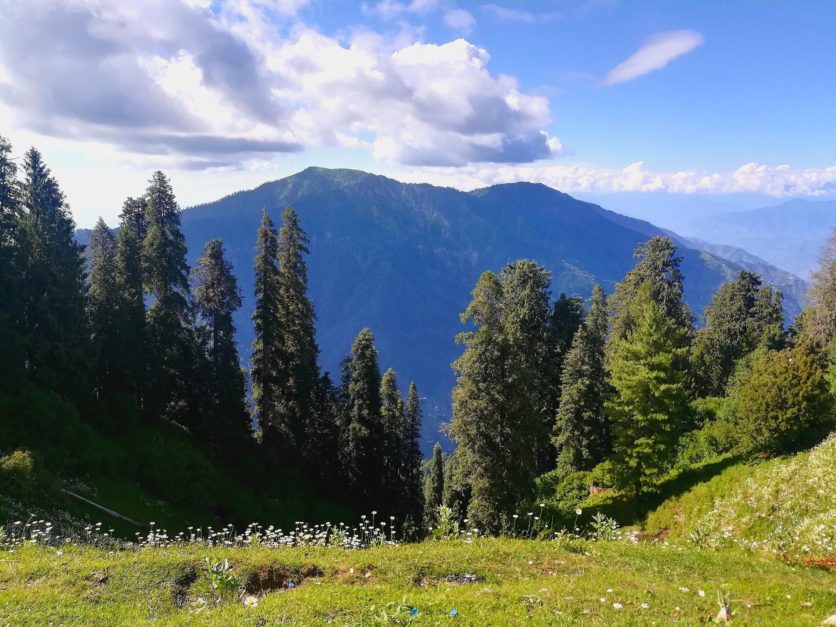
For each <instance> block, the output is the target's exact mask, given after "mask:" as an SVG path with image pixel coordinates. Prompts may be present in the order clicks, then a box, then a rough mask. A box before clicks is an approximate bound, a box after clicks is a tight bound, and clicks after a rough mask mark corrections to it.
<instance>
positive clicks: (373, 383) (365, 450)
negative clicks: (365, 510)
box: [343, 329, 386, 506]
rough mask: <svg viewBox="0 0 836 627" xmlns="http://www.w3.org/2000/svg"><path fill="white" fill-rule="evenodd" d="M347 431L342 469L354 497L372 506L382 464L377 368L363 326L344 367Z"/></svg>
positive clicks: (380, 488) (369, 337)
mask: <svg viewBox="0 0 836 627" xmlns="http://www.w3.org/2000/svg"><path fill="white" fill-rule="evenodd" d="M347 374H348V408H347V409H348V434H347V439H346V443H345V447H344V450H343V456H344V460H345V462H344V464H345V468H346V472H347V474H348V477H349V479H350V481H351V484H352V487H353V490H354V492H355V493H356V494H357V497H358V499H360V501H362V502H363V503H364V504H365V505H366V506H374V505H375V504H376V503H379V502H380V500H381V498H383V493H384V490H383V487H384V484H383V481H384V477H385V473H386V466H385V463H384V458H383V452H384V451H383V443H384V433H385V432H384V429H383V424H382V421H381V412H380V408H381V401H380V368H379V366H378V363H377V349H376V348H375V345H374V335H372V332H371V331H370V330H369V329H363V330H361V331H360V333H358V334H357V338H356V339H355V340H354V343H353V344H352V346H351V358H350V362H349V366H348V373H347Z"/></svg>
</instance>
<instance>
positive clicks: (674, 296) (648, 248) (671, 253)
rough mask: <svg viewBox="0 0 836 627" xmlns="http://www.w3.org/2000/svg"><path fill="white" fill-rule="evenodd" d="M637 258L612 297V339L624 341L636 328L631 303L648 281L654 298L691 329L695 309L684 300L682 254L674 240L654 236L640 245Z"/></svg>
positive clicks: (672, 317) (677, 322) (683, 325)
mask: <svg viewBox="0 0 836 627" xmlns="http://www.w3.org/2000/svg"><path fill="white" fill-rule="evenodd" d="M634 257H636V258H637V259H638V261H637V262H636V265H635V266H634V267H633V269H632V270H630V272H628V273H627V275H626V276H625V277H624V279H623V280H622V281H621V282H620V283H618V284H617V285H616V286H615V291H614V293H613V294H612V296H611V297H610V299H609V305H610V310H611V314H612V331H611V334H610V341H611V342H617V341H620V340H623V339H624V338H625V337H627V335H628V333H629V332H630V331H631V330H632V327H633V324H634V319H633V317H632V315H631V312H632V310H633V309H632V307H631V306H630V305H631V302H632V301H633V300H634V299H635V298H636V297H637V295H638V291H639V289H640V288H641V286H642V285H643V284H644V283H645V282H648V283H649V284H650V286H651V298H652V299H653V300H654V301H656V302H657V303H659V304H660V305H661V306H662V308H663V309H664V311H665V315H667V316H668V317H669V318H670V319H671V320H673V321H674V322H675V323H676V324H677V325H678V326H680V327H681V328H683V329H688V330H690V328H691V326H692V324H693V321H692V317H691V312H690V311H689V309H688V306H687V305H686V304H685V303H684V302H683V300H682V297H683V294H684V291H683V277H682V271H681V270H680V265H681V264H682V257H680V256H678V255H677V250H676V246H674V244H673V242H671V240H670V239H668V238H667V237H660V236H657V237H653V238H651V239H649V240H648V241H646V242H644V243H642V244H640V245H639V247H638V248H636V251H635V253H634Z"/></svg>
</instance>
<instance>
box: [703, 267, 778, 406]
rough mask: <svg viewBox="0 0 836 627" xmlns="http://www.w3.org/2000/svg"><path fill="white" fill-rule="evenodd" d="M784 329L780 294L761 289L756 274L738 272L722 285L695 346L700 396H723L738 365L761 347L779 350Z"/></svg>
mask: <svg viewBox="0 0 836 627" xmlns="http://www.w3.org/2000/svg"><path fill="white" fill-rule="evenodd" d="M783 325H784V315H783V311H782V308H781V293H780V292H776V291H774V290H773V289H772V288H771V287H770V286H762V285H761V280H760V277H759V276H758V275H757V274H754V273H752V272H748V271H746V270H741V271H740V273H739V274H738V276H737V278H736V279H735V280H733V281H730V282H728V283H724V284H723V285H721V286H720V289H718V290H717V292H716V293H715V294H714V296H713V297H712V299H711V304H709V305H708V306H707V307H706V309H705V326H704V327H703V328H702V329H700V330H699V331H698V332H697V334H696V339H695V342H694V350H693V357H692V358H693V361H694V368H695V370H696V372H695V374H696V378H697V382H698V389H699V392H700V394H701V395H704V396H722V395H723V394H725V391H726V384H727V382H728V379H729V377H730V376H731V374H732V372H733V371H734V367H735V364H736V363H737V361H738V360H739V359H740V358H741V357H743V356H744V355H747V354H749V353H751V352H752V351H753V350H755V349H756V348H758V347H760V346H763V347H765V348H779V344H780V342H781V339H782V335H783Z"/></svg>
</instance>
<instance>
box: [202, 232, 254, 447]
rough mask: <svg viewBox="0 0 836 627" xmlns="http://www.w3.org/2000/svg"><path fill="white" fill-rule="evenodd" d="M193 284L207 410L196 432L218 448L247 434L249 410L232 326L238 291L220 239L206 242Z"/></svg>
mask: <svg viewBox="0 0 836 627" xmlns="http://www.w3.org/2000/svg"><path fill="white" fill-rule="evenodd" d="M192 283H193V285H194V305H195V312H196V313H197V316H198V319H199V326H198V328H197V339H198V342H199V345H200V348H201V352H202V361H203V363H204V364H205V368H202V369H201V377H200V380H201V384H202V387H203V390H204V392H203V397H204V398H203V404H204V407H206V410H207V411H206V415H205V416H204V418H203V421H202V424H201V426H200V427H199V430H200V431H202V432H204V434H205V436H206V437H208V438H209V439H210V440H211V441H213V442H214V443H216V444H219V443H221V442H229V441H234V440H236V439H238V440H242V439H243V438H244V437H245V436H246V434H247V433H248V432H249V412H248V411H247V405H246V381H245V378H244V372H243V370H242V369H241V360H240V359H239V357H238V348H237V347H236V345H235V326H234V325H233V322H232V315H233V313H234V312H235V311H236V310H237V309H238V308H239V307H241V293H240V292H239V290H238V282H237V281H236V280H235V275H234V274H233V270H232V264H230V263H229V261H227V259H226V257H225V255H224V248H223V243H222V242H221V240H219V239H213V240H210V241H208V242H207V243H206V246H205V248H204V249H203V255H201V257H200V258H199V259H198V260H197V264H196V265H195V267H194V269H193V270H192Z"/></svg>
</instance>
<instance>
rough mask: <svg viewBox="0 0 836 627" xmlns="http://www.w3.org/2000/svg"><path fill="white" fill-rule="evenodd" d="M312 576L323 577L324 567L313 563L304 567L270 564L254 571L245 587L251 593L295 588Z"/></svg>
mask: <svg viewBox="0 0 836 627" xmlns="http://www.w3.org/2000/svg"><path fill="white" fill-rule="evenodd" d="M311 577H322V569H320V568H319V567H318V566H314V565H313V564H311V565H309V566H302V567H298V566H283V565H281V564H268V565H264V566H260V567H258V568H257V569H256V570H255V571H253V572H252V573H251V574H250V575H249V577H247V583H246V584H245V585H244V588H245V589H246V591H247V592H248V593H249V594H264V593H266V592H272V591H274V590H281V589H283V588H284V589H292V588H295V587H296V586H298V585H301V584H302V582H303V581H304V580H305V579H310V578H311Z"/></svg>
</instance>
